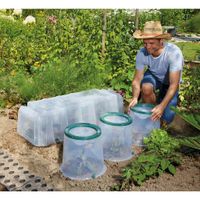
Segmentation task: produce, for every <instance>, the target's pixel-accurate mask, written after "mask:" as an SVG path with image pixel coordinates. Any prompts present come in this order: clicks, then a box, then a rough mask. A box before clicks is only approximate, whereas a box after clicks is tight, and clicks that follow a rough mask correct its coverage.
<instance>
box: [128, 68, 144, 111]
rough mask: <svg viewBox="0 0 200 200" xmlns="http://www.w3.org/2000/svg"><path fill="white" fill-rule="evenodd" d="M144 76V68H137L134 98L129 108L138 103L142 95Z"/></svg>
mask: <svg viewBox="0 0 200 200" xmlns="http://www.w3.org/2000/svg"><path fill="white" fill-rule="evenodd" d="M143 76H144V70H136V72H135V76H134V79H133V81H132V95H133V98H132V100H131V102H130V104H129V108H130V107H132V106H134V105H135V104H137V102H138V97H139V95H140V83H141V80H142V78H143Z"/></svg>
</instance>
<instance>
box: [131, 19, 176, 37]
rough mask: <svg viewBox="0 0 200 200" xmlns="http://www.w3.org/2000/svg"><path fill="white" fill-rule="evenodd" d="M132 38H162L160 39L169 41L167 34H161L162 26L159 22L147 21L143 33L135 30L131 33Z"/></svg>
mask: <svg viewBox="0 0 200 200" xmlns="http://www.w3.org/2000/svg"><path fill="white" fill-rule="evenodd" d="M133 37H134V38H136V39H153V38H158V39H159V38H162V39H167V40H170V39H171V37H172V36H171V35H170V34H169V33H163V29H162V26H161V24H160V22H159V21H149V22H146V23H145V25H144V31H143V32H142V31H140V30H136V31H135V32H134V33H133Z"/></svg>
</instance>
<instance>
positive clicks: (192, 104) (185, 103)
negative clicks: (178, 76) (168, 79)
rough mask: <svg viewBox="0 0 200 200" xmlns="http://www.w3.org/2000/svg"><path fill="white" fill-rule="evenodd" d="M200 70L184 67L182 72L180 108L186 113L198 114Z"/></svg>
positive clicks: (199, 110) (199, 109) (199, 104)
mask: <svg viewBox="0 0 200 200" xmlns="http://www.w3.org/2000/svg"><path fill="white" fill-rule="evenodd" d="M199 76H200V68H199V67H194V68H190V67H189V66H185V67H184V70H183V76H182V78H183V82H182V83H181V84H180V91H179V97H180V107H182V108H185V109H186V110H187V111H188V112H191V113H199V112H200V95H199V94H200V79H199Z"/></svg>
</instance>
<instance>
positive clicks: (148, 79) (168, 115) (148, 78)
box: [141, 70, 178, 124]
mask: <svg viewBox="0 0 200 200" xmlns="http://www.w3.org/2000/svg"><path fill="white" fill-rule="evenodd" d="M143 83H151V84H152V85H153V88H154V91H156V90H158V91H159V93H158V97H157V100H156V101H157V103H158V104H159V103H160V102H161V101H162V100H163V98H164V97H165V95H166V93H167V90H168V88H169V85H165V84H163V83H161V82H160V81H159V80H158V79H157V77H155V76H154V75H153V74H152V73H151V72H150V71H149V70H147V71H146V72H145V73H144V78H143V79H142V82H141V85H142V84H143ZM177 103H178V90H177V91H176V93H175V95H174V97H173V98H172V99H171V101H170V102H169V103H168V105H167V107H166V108H165V110H164V112H163V115H162V117H161V119H163V120H165V121H166V122H167V123H168V124H169V123H171V122H172V121H173V119H174V116H175V112H174V111H172V110H171V109H170V106H175V107H176V106H177Z"/></svg>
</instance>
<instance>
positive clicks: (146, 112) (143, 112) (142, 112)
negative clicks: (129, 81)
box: [131, 103, 155, 115]
mask: <svg viewBox="0 0 200 200" xmlns="http://www.w3.org/2000/svg"><path fill="white" fill-rule="evenodd" d="M143 105H145V106H146V107H147V108H152V109H153V108H154V107H155V106H154V105H153V104H150V103H138V104H136V105H135V106H133V107H131V110H132V111H133V112H136V113H141V114H146V115H151V114H152V112H149V111H139V110H137V109H136V108H138V107H141V106H143Z"/></svg>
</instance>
